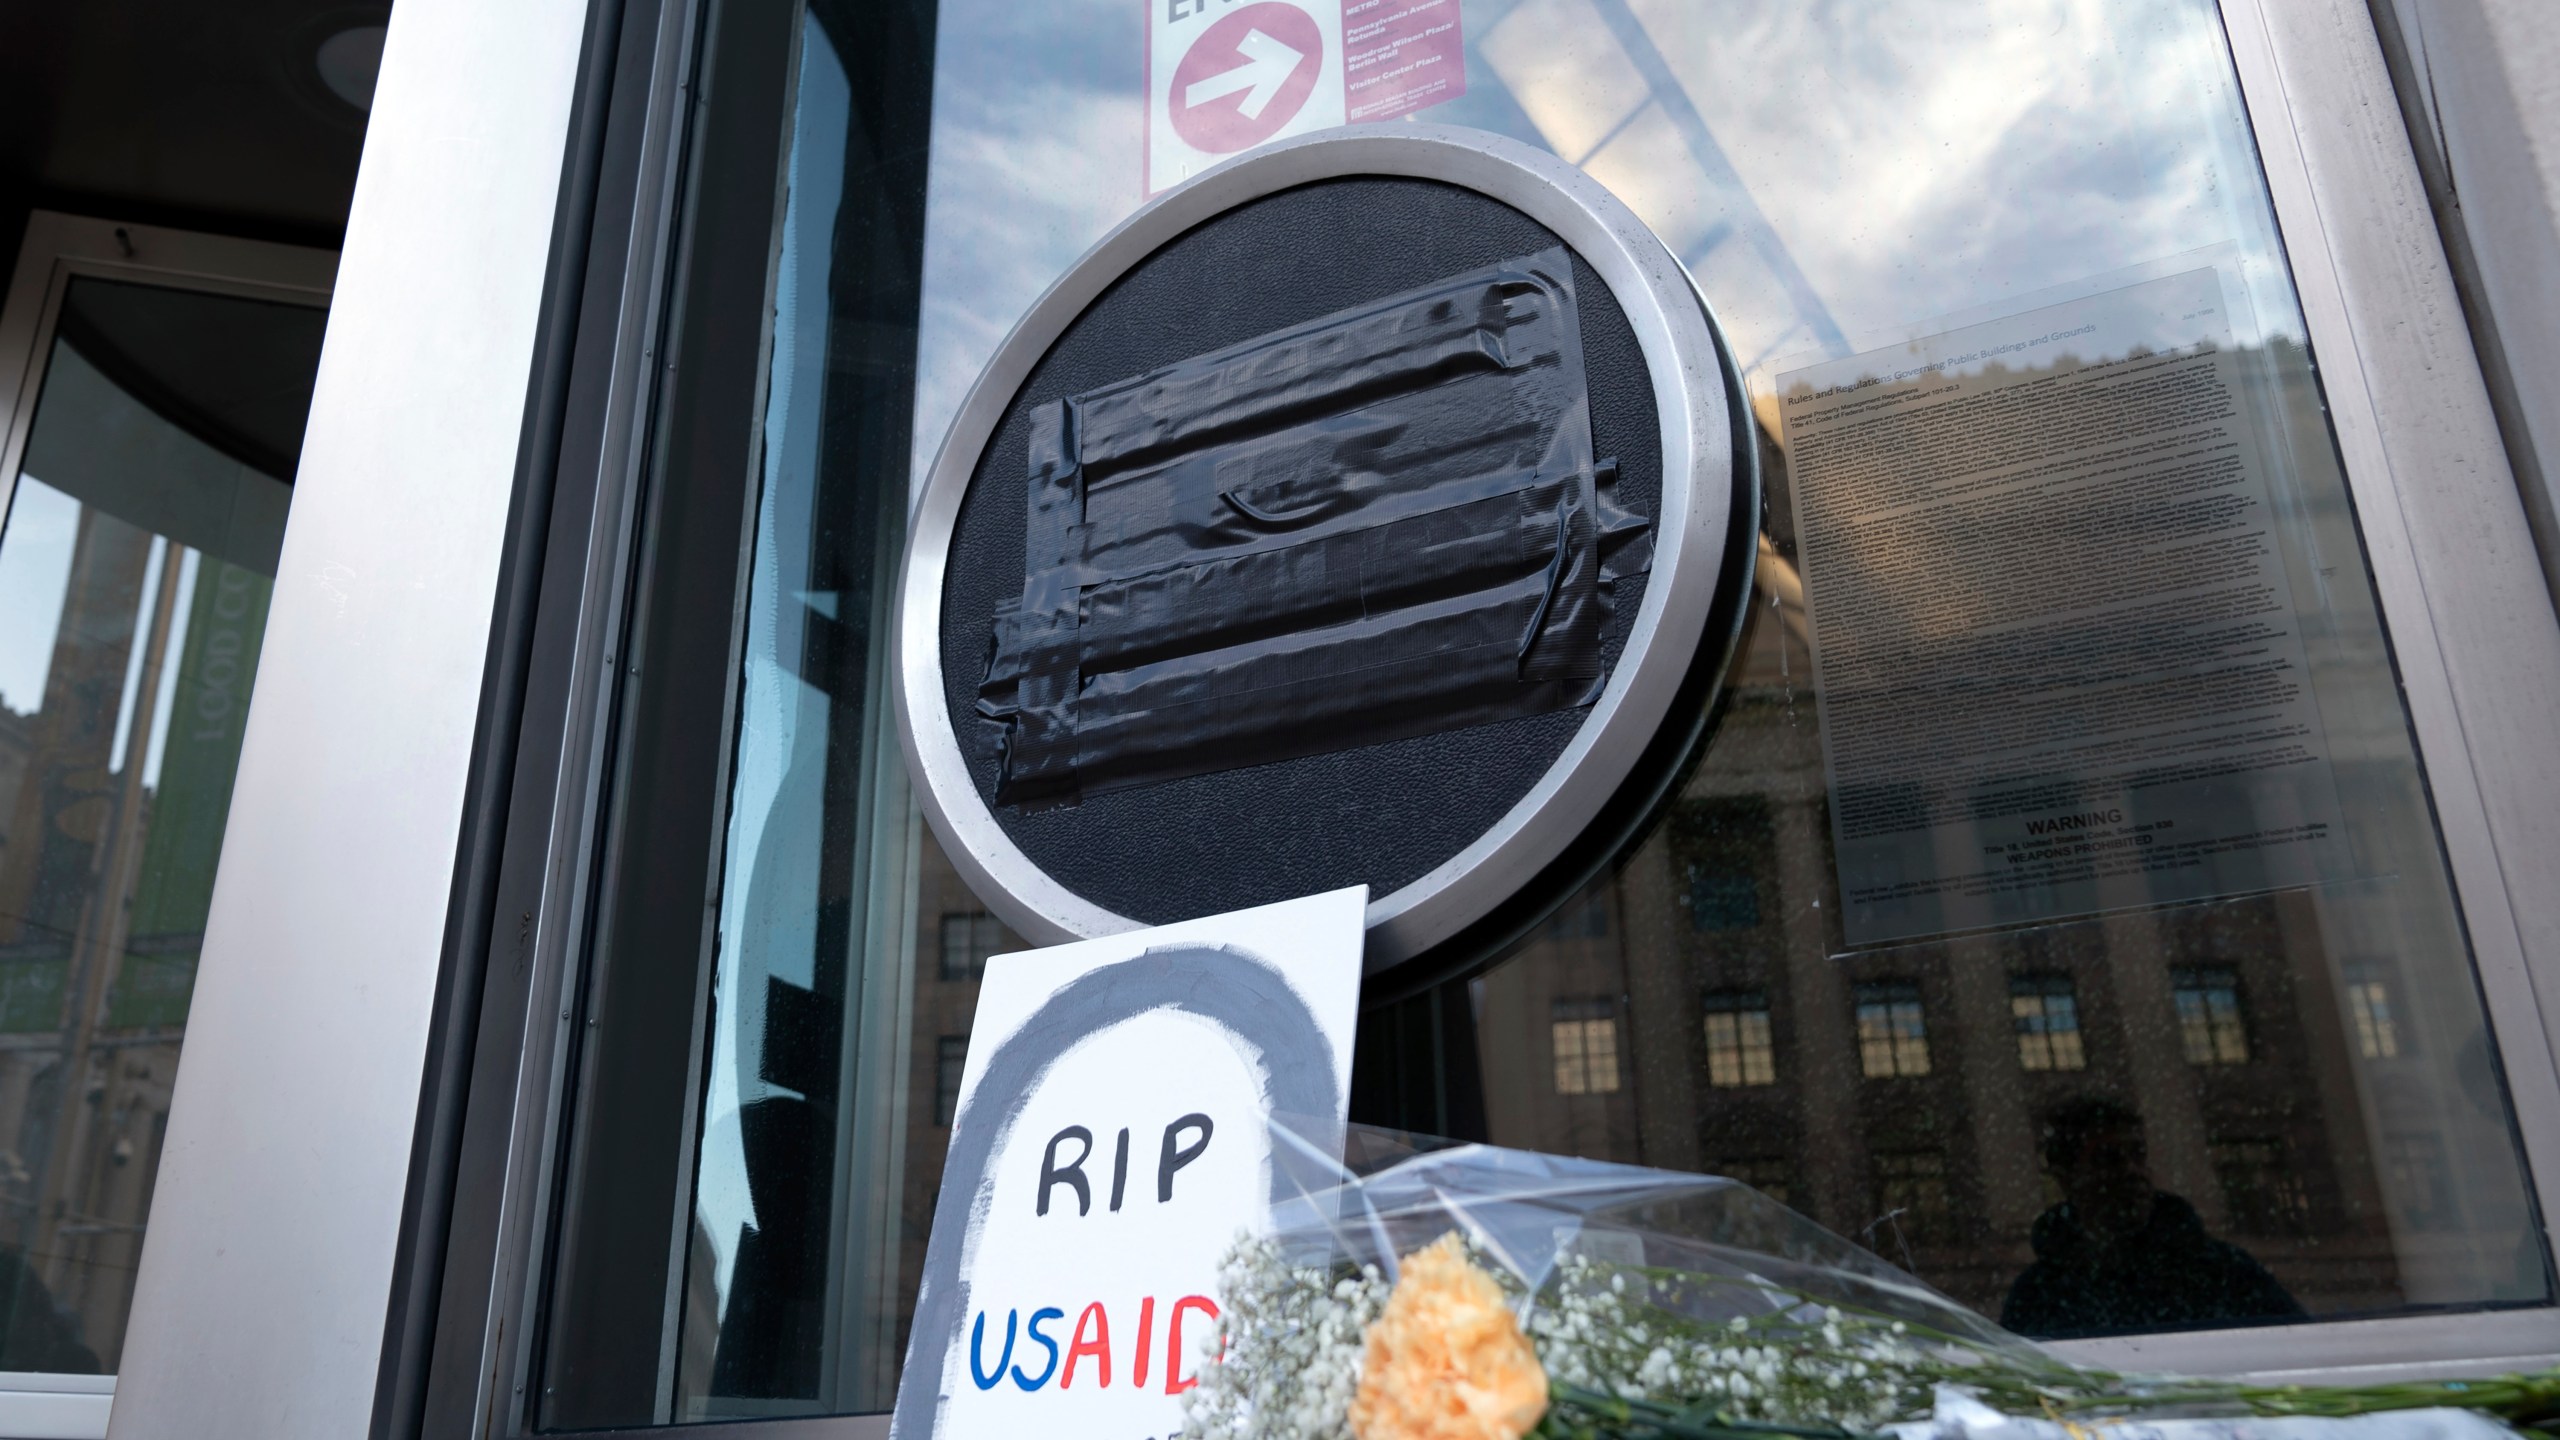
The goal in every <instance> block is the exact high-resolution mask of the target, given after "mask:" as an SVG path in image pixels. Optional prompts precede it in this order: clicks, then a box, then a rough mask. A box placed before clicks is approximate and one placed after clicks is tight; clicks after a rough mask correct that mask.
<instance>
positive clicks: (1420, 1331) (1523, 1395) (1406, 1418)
mask: <svg viewBox="0 0 2560 1440" xmlns="http://www.w3.org/2000/svg"><path fill="white" fill-rule="evenodd" d="M1546 1413H1547V1373H1546V1371H1545V1370H1543V1369H1541V1368H1539V1365H1538V1355H1537V1352H1536V1351H1534V1350H1531V1349H1530V1348H1529V1339H1528V1337H1527V1336H1525V1335H1522V1334H1521V1333H1520V1322H1519V1321H1518V1320H1517V1319H1515V1318H1514V1317H1513V1316H1512V1314H1511V1307H1510V1306H1508V1305H1505V1304H1503V1303H1502V1291H1501V1290H1500V1289H1499V1288H1497V1287H1496V1286H1495V1285H1494V1283H1493V1277H1492V1276H1490V1275H1487V1274H1486V1273H1484V1271H1482V1270H1480V1269H1477V1268H1476V1265H1475V1262H1474V1261H1472V1260H1469V1259H1468V1258H1467V1252H1466V1251H1465V1249H1464V1248H1463V1247H1461V1246H1460V1244H1459V1242H1458V1237H1457V1235H1456V1233H1455V1232H1452V1233H1450V1234H1447V1235H1443V1236H1441V1237H1440V1238H1439V1239H1438V1240H1436V1241H1434V1242H1432V1243H1431V1244H1430V1245H1428V1246H1425V1247H1424V1248H1422V1249H1421V1250H1418V1251H1416V1252H1414V1253H1413V1254H1411V1255H1409V1256H1406V1257H1405V1262H1404V1269H1403V1273H1402V1274H1400V1275H1399V1276H1397V1277H1396V1286H1395V1289H1394V1291H1392V1292H1391V1293H1390V1294H1389V1295H1388V1296H1387V1308H1386V1310H1385V1311H1384V1312H1383V1313H1382V1314H1380V1315H1379V1316H1378V1321H1377V1323H1376V1324H1374V1325H1371V1326H1370V1327H1369V1337H1368V1343H1367V1348H1366V1350H1365V1351H1364V1353H1363V1355H1362V1358H1361V1362H1360V1390H1359V1393H1358V1394H1356V1395H1354V1396H1353V1397H1352V1399H1351V1433H1352V1434H1353V1435H1356V1436H1358V1437H1359V1440H1520V1437H1521V1436H1523V1435H1526V1434H1528V1433H1529V1430H1530V1428H1531V1427H1532V1426H1535V1425H1536V1424H1537V1423H1538V1419H1539V1417H1540V1416H1542V1415H1544V1414H1546Z"/></svg>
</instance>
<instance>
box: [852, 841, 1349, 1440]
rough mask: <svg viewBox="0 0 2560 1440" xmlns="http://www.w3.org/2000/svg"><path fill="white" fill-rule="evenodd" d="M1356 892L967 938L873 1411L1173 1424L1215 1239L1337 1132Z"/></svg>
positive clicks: (1252, 1219) (1203, 1337)
mask: <svg viewBox="0 0 2560 1440" xmlns="http://www.w3.org/2000/svg"><path fill="white" fill-rule="evenodd" d="M1366 905H1367V892H1366V890H1364V889H1360V888H1356V887H1355V888H1352V889H1347V890H1339V891H1335V892H1332V893H1330V894H1326V895H1319V896H1315V897H1312V898H1310V899H1306V900H1296V901H1290V902H1287V903H1285V904H1280V905H1271V906H1264V907H1261V908H1259V909H1255V910H1247V911H1242V912H1238V913H1236V914H1233V915H1226V916H1219V917H1214V918H1211V919H1207V920H1194V921H1187V922H1184V923H1182V924H1179V925H1168V926H1164V927H1161V928H1159V929H1155V930H1146V931H1139V932H1135V933H1132V934H1129V935H1123V936H1114V937H1111V938H1109V939H1104V940H1088V941H1083V942H1080V943H1078V944H1074V945H1065V946H1059V947H1057V948H1055V949H1051V950H1042V951H1031V952H1026V953H1023V954H1019V955H999V956H996V957H994V958H993V959H991V960H989V961H988V962H987V969H986V978H985V981H984V984H983V985H982V987H981V989H980V991H979V1001H978V1013H977V1018H976V1022H975V1028H974V1031H973V1033H972V1035H971V1037H970V1047H969V1056H968V1061H967V1064H966V1066H965V1067H964V1070H963V1074H962V1077H961V1086H960V1095H959V1103H958V1107H957V1111H956V1113H955V1114H954V1116H953V1119H952V1127H951V1149H950V1151H949V1153H948V1155H947V1157H946V1159H945V1161H944V1168H943V1177H942V1194H941V1199H940V1202H939V1204H938V1206H937V1208H936V1210H935V1212H934V1225H933V1236H932V1239H931V1241H930V1243H929V1244H928V1246H927V1248H926V1252H925V1263H924V1273H923V1276H922V1282H921V1284H920V1285H919V1287H918V1291H917V1297H916V1310H915V1323H914V1327H913V1329H912V1331H911V1332H910V1338H909V1341H908V1348H907V1364H906V1369H905V1371H904V1373H903V1375H902V1376H901V1379H900V1384H899V1390H898V1409H897V1414H896V1416H895V1418H894V1419H893V1420H892V1422H891V1433H892V1434H893V1435H894V1436H897V1437H899V1440H921V1437H925V1436H936V1437H974V1436H1016V1435H1024V1434H1039V1435H1044V1436H1064V1437H1075V1436H1087V1435H1090V1436H1095V1437H1110V1440H1133V1437H1137V1436H1142V1435H1164V1434H1169V1433H1171V1432H1172V1431H1173V1430H1175V1429H1176V1428H1178V1427H1179V1426H1180V1424H1181V1400H1180V1398H1179V1397H1180V1396H1181V1395H1182V1393H1183V1392H1184V1391H1186V1390H1188V1389H1190V1388H1191V1387H1192V1386H1193V1385H1194V1384H1195V1383H1197V1378H1198V1372H1199V1367H1200V1365H1202V1364H1203V1363H1212V1362H1207V1361H1204V1359H1203V1350H1204V1348H1208V1347H1214V1345H1215V1343H1216V1342H1215V1338H1214V1337H1215V1336H1216V1334H1217V1323H1218V1318H1219V1317H1218V1307H1217V1304H1216V1302H1214V1301H1213V1300H1211V1299H1210V1298H1209V1296H1210V1295H1211V1293H1212V1292H1213V1290H1214V1288H1215V1279H1216V1274H1217V1265H1218V1260H1219V1258H1220V1257H1221V1256H1222V1255H1223V1254H1225V1252H1226V1251H1227V1249H1228V1248H1229V1247H1230V1246H1232V1245H1233V1244H1234V1243H1235V1240H1236V1237H1237V1235H1238V1233H1239V1232H1241V1231H1246V1230H1251V1229H1256V1228H1259V1227H1260V1226H1262V1225H1263V1224H1264V1223H1265V1222H1266V1221H1267V1219H1268V1216H1269V1212H1270V1207H1271V1205H1272V1203H1273V1201H1274V1200H1275V1199H1279V1198H1285V1197H1288V1196H1291V1195H1294V1194H1296V1193H1298V1192H1299V1190H1300V1189H1301V1188H1302V1187H1304V1186H1306V1185H1308V1184H1314V1183H1322V1182H1323V1180H1324V1179H1325V1178H1326V1177H1327V1176H1329V1175H1330V1173H1331V1166H1332V1159H1333V1158H1334V1157H1332V1156H1330V1155H1326V1156H1321V1157H1318V1156H1310V1155H1308V1154H1307V1153H1306V1150H1305V1147H1304V1146H1303V1145H1302V1144H1296V1143H1292V1144H1290V1145H1287V1146H1275V1144H1274V1141H1273V1134H1274V1131H1273V1117H1274V1116H1275V1115H1286V1116H1288V1117H1290V1124H1291V1126H1292V1128H1293V1130H1295V1131H1299V1132H1303V1131H1304V1130H1305V1129H1306V1128H1307V1126H1308V1124H1309V1122H1310V1121H1312V1122H1314V1124H1315V1126H1316V1128H1317V1129H1318V1130H1319V1131H1321V1130H1322V1129H1323V1128H1324V1127H1325V1126H1327V1125H1330V1126H1331V1127H1333V1128H1334V1130H1335V1132H1336V1133H1337V1134H1338V1133H1339V1127H1340V1125H1341V1123H1342V1116H1343V1113H1344V1109H1345V1101H1346V1097H1347V1094H1348V1091H1349V1084H1350V1053H1351V1052H1350V1042H1351V1032H1352V1026H1353V1022H1354V1016H1355V1012H1356V1010H1357V1008H1358V998H1359V972H1360V958H1361V935H1362V929H1363V913H1364V909H1365V906H1366Z"/></svg>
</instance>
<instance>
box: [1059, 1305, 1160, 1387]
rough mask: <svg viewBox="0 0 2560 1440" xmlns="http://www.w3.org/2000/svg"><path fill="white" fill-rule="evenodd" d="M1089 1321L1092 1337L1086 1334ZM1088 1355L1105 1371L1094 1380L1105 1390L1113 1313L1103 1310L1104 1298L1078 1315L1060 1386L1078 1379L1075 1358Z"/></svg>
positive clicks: (1108, 1379) (1109, 1369)
mask: <svg viewBox="0 0 2560 1440" xmlns="http://www.w3.org/2000/svg"><path fill="white" fill-rule="evenodd" d="M1087 1325H1091V1326H1092V1327H1093V1335H1092V1338H1090V1339H1088V1338H1086V1336H1085V1327H1086V1326H1087ZM1138 1343H1139V1344H1141V1345H1143V1344H1145V1343H1146V1342H1145V1341H1144V1340H1141V1341H1139V1342H1138ZM1087 1355H1090V1356H1092V1357H1093V1363H1094V1365H1095V1367H1096V1368H1097V1369H1099V1370H1100V1371H1101V1372H1102V1378H1101V1379H1099V1380H1097V1381H1095V1382H1094V1383H1095V1384H1097V1385H1100V1386H1101V1387H1102V1388H1103V1389H1105V1390H1108V1389H1110V1388H1111V1317H1109V1316H1107V1315H1105V1314H1103V1313H1102V1302H1101V1301H1099V1300H1096V1301H1094V1302H1093V1303H1092V1304H1090V1305H1087V1306H1086V1307H1084V1313H1083V1314H1081V1315H1079V1316H1077V1317H1076V1334H1075V1338H1074V1339H1073V1340H1070V1341H1068V1342H1067V1368H1066V1372H1065V1373H1064V1374H1062V1375H1060V1376H1059V1377H1058V1388H1059V1389H1061V1390H1064V1389H1066V1388H1067V1387H1068V1386H1070V1385H1073V1384H1074V1383H1076V1361H1078V1360H1079V1359H1082V1358H1083V1357H1085V1356H1087Z"/></svg>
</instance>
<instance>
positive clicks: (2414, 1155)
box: [2381, 1131, 2462, 1231]
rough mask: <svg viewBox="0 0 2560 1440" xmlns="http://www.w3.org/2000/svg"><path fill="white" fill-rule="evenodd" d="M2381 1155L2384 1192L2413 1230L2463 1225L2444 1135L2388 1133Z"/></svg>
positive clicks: (2454, 1227) (2438, 1229)
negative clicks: (2446, 1159)
mask: <svg viewBox="0 0 2560 1440" xmlns="http://www.w3.org/2000/svg"><path fill="white" fill-rule="evenodd" d="M2381 1158H2382V1184H2383V1190H2384V1193H2386V1194H2388V1195H2389V1196H2390V1197H2391V1199H2392V1200H2393V1202H2394V1203H2395V1204H2397V1205H2398V1207H2399V1210H2400V1218H2401V1220H2402V1222H2403V1223H2405V1224H2407V1225H2408V1227H2409V1228H2410V1229H2412V1230H2426V1231H2441V1230H2456V1229H2460V1228H2461V1225H2462V1211H2461V1208H2460V1207H2459V1206H2458V1205H2457V1204H2456V1203H2455V1201H2454V1198H2453V1177H2452V1174H2451V1173H2450V1171H2449V1170H2448V1168H2447V1167H2446V1165H2445V1153H2444V1139H2443V1137H2441V1136H2438V1135H2431V1134H2428V1133H2426V1132H2424V1131H2416V1132H2411V1131H2400V1132H2396V1133H2389V1134H2385V1135H2384V1136H2383V1137H2382V1157H2381Z"/></svg>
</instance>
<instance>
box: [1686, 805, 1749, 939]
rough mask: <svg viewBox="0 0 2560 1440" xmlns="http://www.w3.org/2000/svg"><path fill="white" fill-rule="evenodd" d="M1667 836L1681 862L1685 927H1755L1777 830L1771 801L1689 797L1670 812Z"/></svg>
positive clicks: (1721, 930)
mask: <svg viewBox="0 0 2560 1440" xmlns="http://www.w3.org/2000/svg"><path fill="white" fill-rule="evenodd" d="M1670 828H1671V842H1672V845H1673V848H1674V850H1675V852H1676V853H1677V855H1678V856H1679V863H1680V870H1679V875H1680V884H1681V888H1682V892H1683V898H1684V899H1685V900H1686V901H1687V903H1688V910H1689V928H1690V930H1691V931H1693V932H1695V933H1697V934H1700V935H1729V934H1738V933H1740V932H1744V931H1751V930H1757V929H1759V928H1760V926H1761V923H1762V922H1763V921H1764V920H1765V919H1766V918H1767V916H1768V906H1767V904H1766V894H1765V891H1766V889H1767V887H1768V885H1769V884H1771V883H1773V881H1774V877H1772V876H1771V875H1769V874H1768V873H1767V866H1768V863H1769V852H1770V842H1771V840H1772V837H1773V836H1774V834H1775V831H1774V830H1773V828H1772V825H1771V821H1770V817H1769V806H1768V804H1767V802H1766V801H1764V800H1762V799H1760V798H1759V797H1757V796H1743V795H1719V796H1715V797H1712V798H1707V799H1699V800H1691V801H1689V802H1687V803H1685V804H1683V805H1682V806H1681V807H1680V808H1679V809H1678V810H1677V811H1676V812H1674V814H1673V816H1672V820H1671V827H1670Z"/></svg>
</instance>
